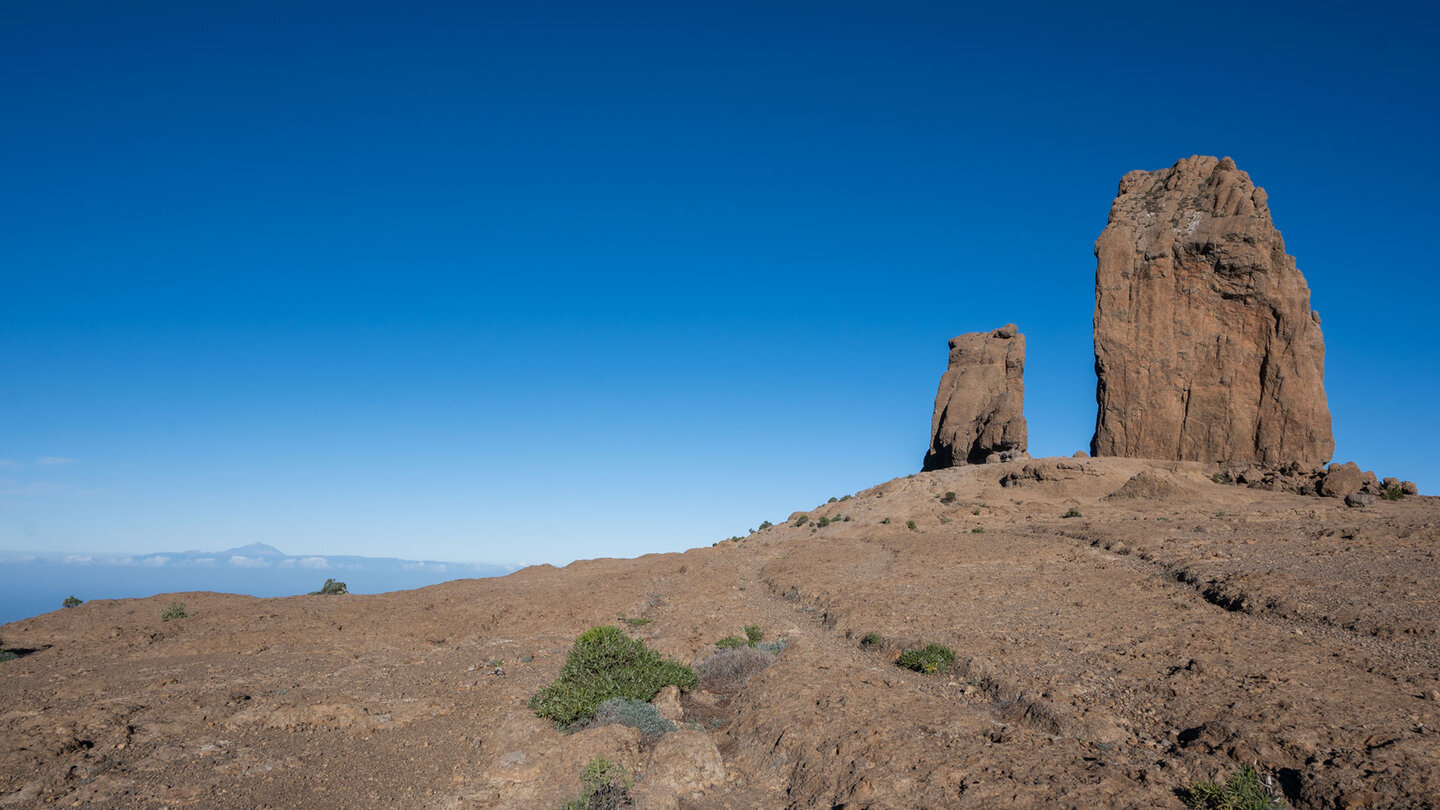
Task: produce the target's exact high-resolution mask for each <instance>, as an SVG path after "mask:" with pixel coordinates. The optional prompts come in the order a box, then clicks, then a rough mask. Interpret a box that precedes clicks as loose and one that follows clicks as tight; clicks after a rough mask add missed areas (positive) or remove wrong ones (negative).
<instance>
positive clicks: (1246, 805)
mask: <svg viewBox="0 0 1440 810" xmlns="http://www.w3.org/2000/svg"><path fill="white" fill-rule="evenodd" d="M1185 806H1186V807H1191V808H1195V810H1280V809H1281V808H1284V807H1285V805H1284V804H1283V803H1282V802H1280V801H1278V800H1277V799H1276V798H1275V797H1274V796H1272V795H1270V791H1269V790H1268V789H1267V788H1266V787H1265V785H1263V784H1261V783H1260V774H1258V773H1256V772H1255V769H1254V768H1253V767H1251V766H1249V765H1246V766H1245V767H1243V768H1241V769H1240V770H1238V771H1236V772H1235V774H1234V775H1232V776H1231V777H1230V779H1229V780H1228V781H1226V782H1225V784H1223V785H1221V784H1217V783H1215V782H1210V781H1204V782H1197V783H1196V784H1195V785H1194V786H1193V787H1191V788H1189V789H1188V790H1186V791H1185Z"/></svg>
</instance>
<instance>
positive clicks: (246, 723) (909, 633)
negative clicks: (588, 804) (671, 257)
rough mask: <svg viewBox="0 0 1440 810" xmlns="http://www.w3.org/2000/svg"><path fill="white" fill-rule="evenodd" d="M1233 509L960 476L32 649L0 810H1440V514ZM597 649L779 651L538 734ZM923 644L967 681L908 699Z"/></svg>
mask: <svg viewBox="0 0 1440 810" xmlns="http://www.w3.org/2000/svg"><path fill="white" fill-rule="evenodd" d="M1212 475H1216V477H1217V478H1221V476H1220V475H1218V474H1217V468H1214V467H1205V466H1202V465H1200V464H1198V463H1187V462H1154V461H1141V460H1135V459H1126V458H1095V459H1063V460H1056V459H1048V460H1017V461H1013V462H1006V463H1001V464H995V465H983V466H965V467H956V468H951V469H944V470H938V471H934V472H926V473H920V474H917V475H914V476H910V477H908V478H903V479H896V480H893V481H889V482H887V483H884V484H881V485H879V486H876V487H874V488H872V489H868V490H865V491H862V492H859V493H855V494H854V496H853V497H847V498H846V499H844V500H840V501H837V502H835V503H829V504H825V505H822V506H820V507H818V508H816V509H814V510H811V511H809V512H808V513H806V517H807V520H805V521H804V522H803V523H802V524H801V525H798V526H797V525H795V524H797V523H800V520H799V517H800V516H799V515H798V514H797V515H795V516H792V519H791V520H789V521H788V522H787V523H786V524H784V525H781V526H776V527H773V528H768V529H765V530H762V531H760V532H756V533H754V534H752V535H751V536H750V537H748V538H746V539H744V540H740V541H726V542H721V543H719V544H717V545H716V546H714V547H707V548H698V549H693V550H691V551H688V552H685V553H683V554H664V555H650V556H646V557H641V558H639V559H634V560H616V559H601V560H590V561H584V562H577V563H574V564H572V565H570V566H567V567H566V568H564V569H556V568H552V567H548V566H539V567H533V568H529V569H526V570H523V571H520V572H518V573H516V574H513V575H511V576H508V577H504V578H498V579H483V580H462V581H456V582H450V583H446V584H443V585H437V586H434V587H430V588H424V589H421V590H416V591H408V592H397V593H391V594H384V595H379V596H356V595H347V596H295V597H288V598H282V599H254V598H249V597H243V596H233V595H223V594H214V593H189V594H178V595H173V594H167V595H161V596H155V597H152V598H148V599H138V600H122V601H105V602H101V601H97V602H90V603H86V604H83V605H81V606H79V607H76V608H73V609H69V610H62V611H57V612H54V613H50V614H46V615H44V616H39V617H35V618H32V619H27V620H25V621H21V622H16V623H12V624H9V625H5V626H3V627H0V637H3V639H4V642H5V645H6V646H7V647H8V648H11V649H16V648H19V649H22V650H31V651H33V652H29V653H28V654H24V655H23V656H22V657H20V658H18V659H15V660H11V661H7V662H4V663H0V732H3V737H0V807H44V806H63V807H70V806H84V807H106V808H110V807H114V808H126V807H145V808H159V807H173V808H180V807H200V808H255V807H270V808H298V807H304V808H391V807H407V808H436V809H437V810H438V809H439V808H456V809H457V810H458V809H459V808H477V810H478V808H512V807H513V808H546V807H554V806H556V805H557V804H558V803H559V802H561V801H562V800H564V799H565V798H567V797H573V796H574V795H575V793H576V791H577V790H578V787H579V783H578V777H577V774H578V773H579V771H580V769H581V767H582V766H583V765H584V764H585V763H586V762H587V761H589V760H590V759H591V758H593V757H596V756H606V757H609V758H611V759H613V760H615V761H618V762H620V763H622V764H624V765H625V766H626V767H628V768H630V769H631V770H632V771H633V772H634V773H635V774H636V775H638V776H639V777H640V780H639V782H638V783H637V784H636V786H635V792H636V794H637V795H638V796H639V798H640V799H641V800H642V804H641V806H643V807H646V808H663V807H672V808H675V807H681V808H737V809H738V808H746V809H747V810H749V809H750V808H810V807H826V808H849V809H851V810H853V809H854V808H920V807H928V808H948V807H955V808H967V807H974V808H989V807H1061V808H1063V807H1073V808H1093V807H1147V808H1150V807H1180V806H1182V805H1181V800H1180V799H1179V798H1178V796H1177V793H1176V791H1177V789H1180V788H1183V787H1184V786H1186V785H1189V784H1192V783H1193V782H1194V780H1197V779H1200V778H1208V777H1214V776H1217V775H1223V774H1228V773H1230V772H1233V771H1234V770H1235V769H1236V768H1238V767H1240V766H1241V765H1244V764H1251V763H1253V764H1255V765H1256V766H1257V767H1258V769H1259V770H1260V772H1261V773H1263V774H1265V775H1266V776H1267V777H1269V778H1270V779H1271V780H1272V782H1273V784H1274V785H1275V787H1276V789H1277V790H1283V792H1284V793H1285V795H1286V796H1287V797H1288V801H1289V802H1290V803H1291V804H1292V805H1293V806H1296V807H1302V808H1334V807H1406V808H1423V807H1435V806H1437V802H1440V799H1437V798H1436V797H1437V796H1440V601H1437V600H1440V597H1437V594H1440V528H1437V527H1440V500H1437V499H1435V498H1430V497H1417V496H1410V497H1404V498H1401V499H1399V500H1393V501H1392V500H1377V501H1375V502H1374V503H1373V505H1371V506H1366V507H1361V508H1347V507H1346V506H1345V505H1344V502H1343V500H1341V499H1339V498H1322V497H1316V496H1305V495H1298V494H1293V493H1286V492H1279V491H1263V490H1257V489H1251V488H1248V487H1245V486H1238V485H1233V484H1222V483H1216V482H1215V481H1214V480H1212V479H1211V476H1212ZM1002 480H1004V481H1005V482H1006V485H1002V484H1001V481H1002ZM1222 480H1223V478H1222ZM950 492H953V493H955V494H954V497H948V496H947V494H946V493H950ZM837 494H838V493H837ZM1072 510H1073V511H1072ZM1067 513H1071V514H1073V513H1079V514H1078V516H1072V517H1064V515H1066V514H1067ZM822 518H823V519H824V520H822ZM910 521H913V526H914V528H913V529H912V528H909V527H908V526H907V522H910ZM177 599H178V600H180V601H183V602H184V603H185V605H186V608H187V610H188V612H189V613H190V614H191V615H190V616H189V617H188V618H184V619H177V620H174V621H169V622H165V621H162V620H161V614H162V613H163V612H164V611H165V609H166V607H167V605H169V604H170V603H171V602H172V601H173V600H177ZM621 617H625V618H630V619H633V620H635V621H634V623H633V625H632V624H631V623H623V622H619V619H620V618H621ZM644 620H648V621H644ZM602 623H619V624H620V625H621V626H622V627H625V628H626V630H627V632H629V633H631V634H633V635H635V636H637V637H640V638H643V639H645V640H646V642H647V643H648V644H650V645H651V646H652V647H654V648H656V649H658V650H660V651H662V652H664V653H666V654H669V655H672V656H675V657H677V658H679V659H681V660H683V661H685V662H687V663H698V662H701V661H703V660H705V659H706V658H708V656H709V655H710V654H711V653H712V652H713V650H714V648H713V646H712V645H713V642H714V641H716V640H717V639H719V638H721V637H724V636H728V635H731V634H734V633H737V632H738V631H739V630H740V628H741V626H742V625H758V626H759V627H760V628H762V629H763V631H764V633H765V637H766V638H769V639H776V638H782V637H783V638H784V639H785V640H786V642H787V644H786V646H785V648H784V649H783V651H781V652H780V653H779V654H778V655H777V656H775V657H774V658H773V663H771V664H770V665H769V666H768V667H767V668H764V669H763V670H761V671H759V672H757V673H756V674H754V675H753V676H752V677H750V678H749V680H748V681H743V682H741V681H740V679H738V678H735V679H730V680H728V681H726V680H724V679H721V680H718V681H717V680H711V681H706V680H702V681H701V684H700V686H699V687H698V688H696V689H694V690H692V691H690V692H687V693H685V694H683V695H679V696H678V700H677V699H676V696H675V695H673V694H669V693H662V695H661V697H659V698H657V703H661V704H664V705H663V708H664V710H665V711H667V712H669V713H671V714H672V715H679V716H681V724H680V725H681V730H680V731H676V732H672V733H669V734H665V735H663V736H660V737H658V738H642V737H641V735H640V733H639V732H637V731H635V730H634V729H632V728H629V727H626V726H619V725H611V726H604V727H600V728H593V729H590V730H587V731H582V732H579V733H575V734H570V735H566V734H563V733H562V732H561V731H559V730H557V729H556V728H555V727H554V725H553V724H551V723H549V722H548V721H545V720H541V719H539V718H537V717H536V716H535V714H534V713H533V712H532V711H531V710H530V709H529V708H528V707H527V700H528V699H529V698H530V697H531V696H532V695H533V694H535V692H536V691H537V690H538V689H540V687H542V686H543V685H545V684H547V683H549V682H550V681H551V680H552V679H554V678H555V677H556V674H557V672H558V671H559V670H560V667H561V664H562V663H563V662H564V660H565V657H566V653H567V651H568V649H569V648H570V645H571V643H572V641H573V640H574V639H575V637H576V636H577V634H579V633H581V632H582V631H584V630H586V629H587V628H590V627H592V626H595V625H597V624H602ZM870 633H877V634H879V635H880V636H883V638H884V639H885V641H884V642H883V643H881V644H874V645H869V646H863V647H862V645H861V644H860V642H861V640H862V639H863V638H864V637H865V636H866V635H867V634H870ZM925 642H938V643H941V644H945V645H948V646H949V647H951V648H953V649H954V650H955V651H956V653H957V657H956V660H955V662H954V664H953V665H951V666H949V667H946V668H942V669H941V671H939V672H936V673H934V674H929V675H922V674H920V673H917V672H912V671H909V670H903V669H900V668H899V667H897V666H895V664H894V663H893V660H894V657H895V656H896V654H897V652H898V650H899V649H900V648H901V647H906V646H912V645H919V644H923V643H925Z"/></svg>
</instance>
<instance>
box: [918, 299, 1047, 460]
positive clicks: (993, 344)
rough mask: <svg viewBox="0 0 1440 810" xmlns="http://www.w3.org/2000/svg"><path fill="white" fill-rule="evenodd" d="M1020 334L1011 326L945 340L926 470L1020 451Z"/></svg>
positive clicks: (1022, 357) (1022, 395)
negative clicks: (944, 360)
mask: <svg viewBox="0 0 1440 810" xmlns="http://www.w3.org/2000/svg"><path fill="white" fill-rule="evenodd" d="M1024 373H1025V336H1024V335H1022V334H1020V333H1019V332H1018V331H1017V329H1016V327H1015V324H1013V323H1011V324H1006V325H1005V326H1003V327H1001V328H999V329H996V330H995V331H993V332H972V333H970V334H965V335H960V336H959V337H955V338H951V340H950V366H949V368H947V369H946V370H945V374H944V376H942V377H941V378H940V392H939V393H938V394H936V396H935V415H934V416H933V417H931V419H930V435H931V437H932V438H931V439H930V450H929V452H927V453H926V454H925V466H924V469H926V470H939V469H943V468H945V467H958V466H960V465H962V464H980V463H983V462H986V461H1001V460H1007V461H1008V460H1009V459H1011V458H1016V457H1017V456H1023V455H1025V448H1026V443H1027V438H1026V431H1025V413H1024V408H1025V381H1024Z"/></svg>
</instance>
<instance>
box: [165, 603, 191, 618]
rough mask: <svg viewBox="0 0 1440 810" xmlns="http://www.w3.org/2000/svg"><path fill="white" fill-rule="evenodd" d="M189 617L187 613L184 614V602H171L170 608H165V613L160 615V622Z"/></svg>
mask: <svg viewBox="0 0 1440 810" xmlns="http://www.w3.org/2000/svg"><path fill="white" fill-rule="evenodd" d="M189 615H190V614H189V613H186V612H185V603H184V602H171V603H170V607H168V608H165V612H164V613H161V614H160V621H162V622H168V621H170V620H171V619H184V618H186V617H188V616H189Z"/></svg>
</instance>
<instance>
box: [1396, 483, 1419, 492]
mask: <svg viewBox="0 0 1440 810" xmlns="http://www.w3.org/2000/svg"><path fill="white" fill-rule="evenodd" d="M1400 492H1401V493H1402V494H1405V495H1419V494H1420V487H1418V486H1416V485H1415V482H1414V481H1401V482H1400Z"/></svg>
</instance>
